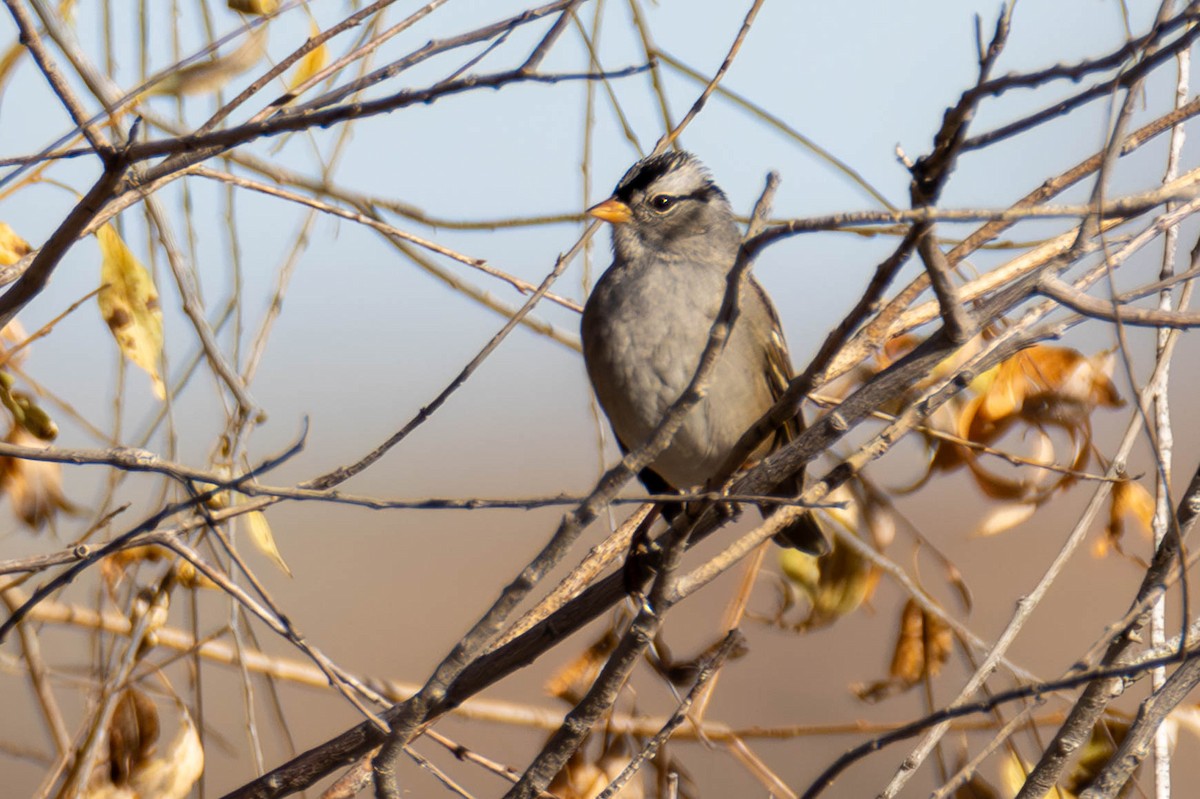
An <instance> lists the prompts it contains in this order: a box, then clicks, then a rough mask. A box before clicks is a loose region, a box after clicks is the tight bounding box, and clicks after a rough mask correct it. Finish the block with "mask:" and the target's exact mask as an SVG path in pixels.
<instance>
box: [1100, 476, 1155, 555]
mask: <svg viewBox="0 0 1200 799" xmlns="http://www.w3.org/2000/svg"><path fill="white" fill-rule="evenodd" d="M1129 517H1133V519H1134V520H1135V521H1136V522H1137V524H1138V527H1139V528H1140V529H1141V530H1142V532H1143V533H1146V534H1149V533H1150V532H1151V530H1152V529H1153V524H1154V497H1153V496H1152V495H1151V494H1150V492H1149V491H1147V490H1146V487H1145V486H1143V485H1142V484H1141V483H1139V482H1137V481H1136V480H1130V479H1129V478H1125V479H1122V480H1118V481H1117V482H1116V483H1114V484H1113V490H1112V496H1110V497H1109V502H1108V524H1107V525H1106V526H1105V528H1104V537H1103V538H1101V539H1100V540H1098V541H1097V542H1096V544H1095V546H1094V547H1093V548H1092V554H1094V555H1096V556H1097V557H1103V556H1105V555H1107V554H1108V552H1109V550H1112V549H1115V550H1116V551H1117V552H1120V551H1121V539H1122V537H1124V535H1125V520H1126V519H1127V518H1129Z"/></svg>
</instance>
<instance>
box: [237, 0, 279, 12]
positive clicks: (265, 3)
mask: <svg viewBox="0 0 1200 799" xmlns="http://www.w3.org/2000/svg"><path fill="white" fill-rule="evenodd" d="M229 7H230V8H232V9H233V10H234V11H241V12H242V13H243V14H274V13H275V12H276V11H278V10H279V0H229Z"/></svg>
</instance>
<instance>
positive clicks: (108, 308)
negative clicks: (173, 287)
mask: <svg viewBox="0 0 1200 799" xmlns="http://www.w3.org/2000/svg"><path fill="white" fill-rule="evenodd" d="M96 238H97V239H99V241H100V255H101V263H100V282H101V283H103V284H104V288H102V289H101V290H100V294H99V296H98V300H99V303H100V315H101V316H103V317H104V321H105V322H106V323H108V328H109V330H111V331H112V334H113V337H114V338H116V340H117V346H119V347H120V348H121V352H122V353H124V355H125V357H126V358H128V359H129V360H131V361H133V362H134V363H135V364H137V365H138V366H140V367H141V368H142V369H144V370H145V371H146V372H147V374H149V375H150V378H151V379H152V380H153V381H154V395H155V396H156V397H158V398H159V399H160V400H161V399H165V398H166V396H167V387H166V385H165V384H164V383H163V380H162V377H161V376H160V375H159V373H158V362H159V359H160V358H161V356H162V347H163V328H162V308H160V307H159V304H158V290H157V289H155V288H154V280H153V279H151V277H150V273H149V272H147V271H146V267H144V266H142V264H141V263H140V262H139V261H138V260H137V258H135V257H134V256H133V253H132V252H130V251H129V248H128V247H126V246H125V242H123V241H121V237H120V236H118V235H117V231H116V230H114V229H113V227H112V225H105V226H104V227H102V228H100V229H99V230H97V231H96Z"/></svg>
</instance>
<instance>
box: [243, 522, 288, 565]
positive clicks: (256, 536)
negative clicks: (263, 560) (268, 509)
mask: <svg viewBox="0 0 1200 799" xmlns="http://www.w3.org/2000/svg"><path fill="white" fill-rule="evenodd" d="M243 518H245V520H246V531H247V532H248V533H250V540H251V541H253V542H254V546H256V547H258V551H259V552H261V553H263V554H264V555H266V556H267V557H268V558H270V559H271V560H272V561H273V562H274V563H275V565H276V566H278V567H279V570H280V571H282V572H283V573H284V574H286V575H287V576H288V577H291V576H292V570H291V569H289V568H288V565H287V563H286V562H285V561H284V559H283V555H280V554H279V548H278V547H276V546H275V536H274V535H273V534H272V533H271V525H270V524H268V523H267V517H266V516H264V515H263V513H262V511H257V510H252V511H250V512H249V513H247V514H245V516H244V517H243Z"/></svg>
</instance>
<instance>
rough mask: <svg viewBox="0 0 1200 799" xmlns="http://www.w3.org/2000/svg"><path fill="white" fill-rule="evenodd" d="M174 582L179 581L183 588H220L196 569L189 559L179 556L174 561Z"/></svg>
mask: <svg viewBox="0 0 1200 799" xmlns="http://www.w3.org/2000/svg"><path fill="white" fill-rule="evenodd" d="M173 568H174V570H175V582H177V583H179V584H180V585H181V586H183V587H184V588H207V589H209V590H212V589H214V588H220V586H219V585H217V584H216V583H214V582H213V581H212V580H210V579H208V577H206V576H205V575H204V574H203V573H201V572H199V571H197V570H196V567H195V566H193V565H192V563H191V562H190V561H187V560H184V559H183V558H180V559H179V560H177V561H175V565H174V567H173Z"/></svg>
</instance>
